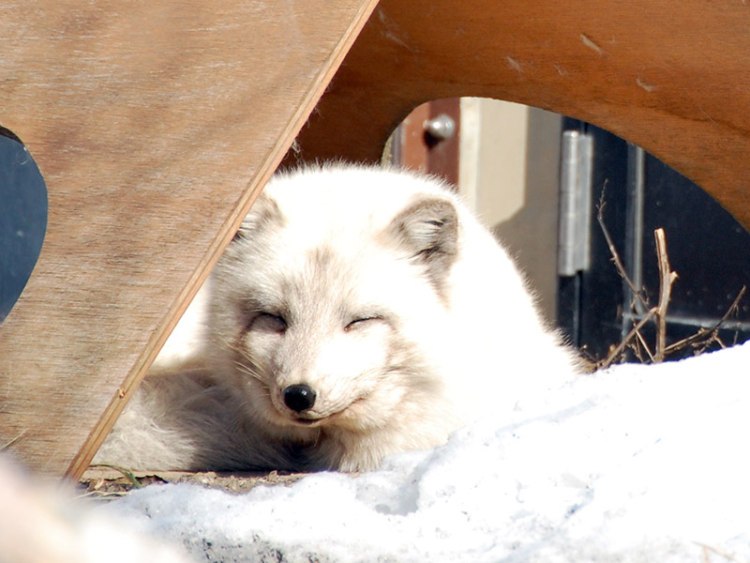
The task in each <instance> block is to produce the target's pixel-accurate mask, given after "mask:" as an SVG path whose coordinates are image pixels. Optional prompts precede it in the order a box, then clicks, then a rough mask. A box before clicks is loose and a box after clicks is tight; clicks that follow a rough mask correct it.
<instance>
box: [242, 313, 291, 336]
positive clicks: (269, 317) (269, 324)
mask: <svg viewBox="0 0 750 563" xmlns="http://www.w3.org/2000/svg"><path fill="white" fill-rule="evenodd" d="M250 328H251V329H252V330H256V331H261V332H273V333H276V334H284V333H285V332H286V329H287V324H286V320H285V319H284V317H282V316H280V315H275V314H273V313H259V314H258V315H256V316H255V318H254V319H253V320H252V322H251V323H250Z"/></svg>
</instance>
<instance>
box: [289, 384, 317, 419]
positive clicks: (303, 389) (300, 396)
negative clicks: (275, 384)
mask: <svg viewBox="0 0 750 563" xmlns="http://www.w3.org/2000/svg"><path fill="white" fill-rule="evenodd" d="M315 397H316V393H315V391H314V390H313V388H312V387H310V386H309V385H307V384H305V383H297V384H295V385H290V386H289V387H286V388H285V389H284V404H285V405H286V406H287V407H289V408H290V409H292V410H293V411H294V412H302V411H306V410H308V409H311V408H312V407H313V405H314V404H315Z"/></svg>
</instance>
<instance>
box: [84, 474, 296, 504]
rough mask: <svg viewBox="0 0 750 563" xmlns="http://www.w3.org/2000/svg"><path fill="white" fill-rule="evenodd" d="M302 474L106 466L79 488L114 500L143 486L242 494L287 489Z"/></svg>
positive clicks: (90, 493) (89, 493) (88, 476)
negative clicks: (174, 485)
mask: <svg viewBox="0 0 750 563" xmlns="http://www.w3.org/2000/svg"><path fill="white" fill-rule="evenodd" d="M304 476H305V475H304V474H300V473H281V472H278V471H272V472H270V473H218V472H215V471H206V472H188V471H130V470H127V469H123V468H116V467H110V466H93V467H90V468H89V469H88V470H87V471H86V472H85V473H84V475H83V477H82V478H81V481H80V486H81V489H82V491H83V492H84V494H87V495H91V496H97V497H102V498H107V497H118V496H122V495H125V494H127V493H128V492H130V491H132V490H133V489H139V488H141V487H145V486H146V485H154V484H166V483H192V484H195V485H200V486H203V487H206V488H210V489H222V490H224V491H228V492H232V493H244V492H247V491H249V490H250V489H253V488H254V487H257V486H259V485H288V484H290V483H294V482H295V481H299V480H300V479H301V478H302V477H304Z"/></svg>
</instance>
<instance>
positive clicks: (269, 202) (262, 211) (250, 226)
mask: <svg viewBox="0 0 750 563" xmlns="http://www.w3.org/2000/svg"><path fill="white" fill-rule="evenodd" d="M283 222H284V217H283V215H282V213H281V210H280V209H279V206H278V205H277V204H276V201H274V200H273V198H271V196H269V195H266V194H265V193H262V194H260V195H259V196H258V199H256V200H255V202H254V203H253V206H252V207H251V208H250V212H249V213H248V214H247V215H246V216H245V218H244V219H243V220H242V225H240V228H239V230H238V231H237V232H236V233H235V234H234V239H232V241H233V242H234V241H237V240H243V239H249V238H251V237H252V236H253V234H254V233H257V232H258V231H261V230H263V229H265V228H266V227H267V226H268V225H273V224H282V223H283Z"/></svg>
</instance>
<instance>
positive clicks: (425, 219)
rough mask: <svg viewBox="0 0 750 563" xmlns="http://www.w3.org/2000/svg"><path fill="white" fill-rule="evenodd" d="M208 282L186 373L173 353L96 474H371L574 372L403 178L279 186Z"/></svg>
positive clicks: (491, 246)
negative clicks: (305, 389)
mask: <svg viewBox="0 0 750 563" xmlns="http://www.w3.org/2000/svg"><path fill="white" fill-rule="evenodd" d="M211 283H212V287H211V289H210V296H209V297H208V301H209V306H208V309H209V312H208V317H207V318H208V320H207V323H206V324H207V327H208V330H207V337H206V340H205V341H203V342H204V344H205V346H203V345H200V346H196V347H195V348H196V350H199V352H198V353H196V354H195V357H194V358H192V359H191V360H190V362H191V363H190V366H191V367H190V368H189V369H186V368H185V363H184V360H185V358H184V357H183V356H182V355H181V354H180V353H179V349H180V342H179V339H177V340H174V339H173V341H172V342H171V343H170V344H169V346H168V347H167V350H170V351H169V352H166V353H165V354H164V355H163V356H162V361H161V363H160V364H159V369H158V370H157V371H159V372H160V374H158V375H157V374H154V375H151V376H150V378H147V385H146V386H145V387H144V390H143V392H141V393H140V396H139V397H137V399H136V401H135V403H134V404H133V406H132V408H130V410H129V412H127V413H126V414H125V415H124V416H123V417H121V420H120V421H119V422H118V425H117V427H116V429H115V432H113V435H112V436H111V437H110V439H109V440H108V442H107V443H106V444H105V447H104V448H103V449H102V451H100V453H99V456H98V460H99V461H110V462H116V463H118V464H120V465H131V466H140V467H142V468H149V469H165V468H182V469H185V468H189V469H198V468H200V469H209V468H211V469H237V468H254V469H290V470H299V469H321V468H337V469H342V470H366V469H370V468H373V467H375V466H377V465H378V464H379V462H380V461H381V460H382V458H383V457H384V456H386V455H388V454H391V453H395V452H400V451H405V450H411V449H422V448H429V447H432V446H435V445H438V444H441V443H443V442H444V441H445V440H446V439H447V437H448V436H449V434H450V433H451V432H452V431H454V430H455V429H457V428H458V427H460V426H461V425H462V424H465V423H466V422H467V421H469V420H471V419H472V418H475V417H476V416H478V415H482V414H489V413H491V412H493V411H496V410H498V409H510V408H513V405H514V404H515V402H516V401H518V400H519V399H521V398H524V397H531V396H533V395H535V394H539V393H543V392H544V390H545V388H546V387H547V386H548V385H549V383H550V382H551V381H553V380H554V379H556V378H562V377H565V376H567V375H570V374H572V373H575V372H577V371H578V367H579V366H578V363H577V359H576V357H575V355H574V354H573V353H572V352H571V351H570V350H569V349H568V348H567V347H565V346H563V345H562V344H561V342H560V339H559V337H558V335H557V334H556V333H555V332H554V331H552V330H550V329H549V328H547V327H546V326H544V324H543V322H542V321H541V320H540V317H539V315H538V313H537V311H536V308H535V305H534V302H533V298H532V296H531V294H530V292H529V290H528V289H527V287H526V284H525V282H524V280H523V278H522V276H521V275H520V274H519V273H518V271H517V270H516V268H515V267H514V265H513V263H512V261H511V260H510V258H509V257H508V255H507V253H506V252H505V251H504V250H503V249H502V247H501V246H500V245H498V243H497V242H496V241H495V240H494V238H493V237H492V235H491V234H490V233H489V232H488V231H487V230H486V229H485V228H484V227H482V226H481V225H480V224H479V222H478V221H477V220H476V219H475V217H474V216H473V215H472V214H471V213H470V212H469V211H468V210H467V209H466V208H465V207H464V205H463V204H462V203H461V201H460V200H459V198H458V197H456V196H455V195H454V194H453V193H452V192H450V191H449V190H447V189H446V188H445V186H443V185H442V184H441V183H440V182H439V181H437V180H435V179H431V178H427V177H423V176H417V175H412V174H410V173H405V172H395V171H385V170H382V169H380V168H363V167H346V166H328V167H323V168H310V169H305V170H301V171H297V172H295V173H291V174H288V175H279V176H276V177H275V178H274V179H273V180H272V181H271V182H270V183H269V185H268V186H267V187H266V190H265V193H264V196H263V199H262V200H261V201H259V202H258V203H257V204H256V206H254V207H253V210H252V211H251V213H250V214H249V215H248V218H247V219H246V222H245V224H244V226H243V229H242V230H241V231H240V235H239V237H238V239H237V240H236V241H234V242H233V243H232V244H231V245H230V247H229V248H228V249H227V251H226V253H225V255H224V256H223V258H222V259H221V261H220V263H219V264H218V266H217V268H216V271H215V272H214V274H213V277H212V282H211ZM200 303H201V300H200V299H199V300H198V304H199V305H197V306H200ZM352 321H359V322H354V323H353V324H350V323H352ZM193 324H194V326H196V327H198V326H200V323H198V322H195V319H194V320H193ZM196 330H197V329H196ZM195 334H198V332H195V333H193V335H192V336H191V334H190V332H189V331H188V332H184V333H183V334H182V336H180V337H179V338H181V339H184V340H186V341H189V340H190V339H193V338H194V335H195ZM175 350H177V351H175ZM165 372H166V373H165ZM149 379H151V382H150V383H148V381H149ZM301 383H304V384H307V385H309V386H310V387H311V388H312V389H314V391H315V392H316V399H315V404H314V406H313V407H312V408H310V409H307V410H305V411H303V412H301V413H296V412H294V411H293V410H292V409H290V408H288V407H287V406H286V405H285V402H284V398H283V397H284V389H285V388H287V386H289V385H295V384H301Z"/></svg>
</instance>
